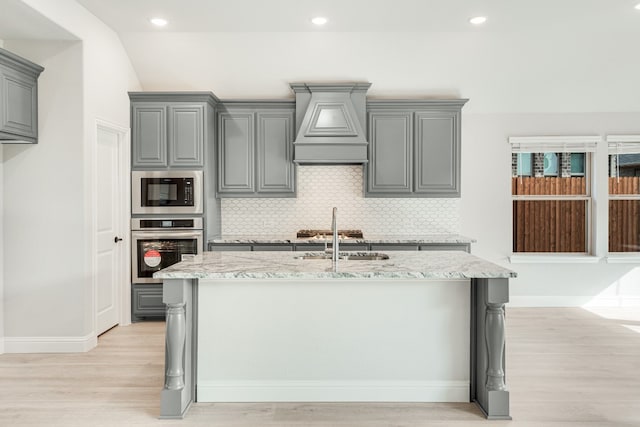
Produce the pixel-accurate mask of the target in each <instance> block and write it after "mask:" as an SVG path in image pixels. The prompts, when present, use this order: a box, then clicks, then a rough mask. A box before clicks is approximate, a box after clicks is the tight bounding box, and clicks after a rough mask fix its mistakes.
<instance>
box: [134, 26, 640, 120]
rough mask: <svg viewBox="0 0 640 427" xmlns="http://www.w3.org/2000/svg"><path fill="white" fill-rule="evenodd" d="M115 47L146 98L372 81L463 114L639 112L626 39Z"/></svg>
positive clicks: (145, 39)
mask: <svg viewBox="0 0 640 427" xmlns="http://www.w3.org/2000/svg"><path fill="white" fill-rule="evenodd" d="M380 25H381V26H384V23H380ZM122 40H123V43H124V45H125V47H126V49H127V51H128V52H129V53H130V56H131V57H132V61H133V63H134V66H135V67H136V70H138V73H139V76H140V79H141V80H142V81H144V82H145V89H146V90H167V89H171V90H212V91H213V92H214V93H215V94H216V95H217V96H218V97H220V98H283V97H289V98H293V93H292V91H291V89H290V88H289V85H288V83H289V82H301V81H313V82H320V81H369V82H371V83H372V86H371V89H369V91H368V94H369V95H370V96H373V97H391V98H393V97H411V98H412V97H420V96H427V97H462V98H470V101H469V103H467V105H465V107H464V111H465V112H467V113H472V112H473V113H489V112H491V113H498V112H521V113H528V112H588V111H596V112H598V111H603V112H605V111H612V112H618V111H640V98H639V97H637V96H635V94H636V93H637V91H638V85H639V83H638V82H637V76H638V75H639V74H640V55H629V54H628V53H629V52H633V51H635V49H636V48H637V46H636V43H635V40H636V37H633V36H632V35H630V34H624V33H613V32H612V33H605V32H596V31H594V32H581V33H579V34H578V33H576V34H573V33H571V32H567V31H564V32H558V31H555V32H548V31H546V28H545V29H543V30H541V31H540V32H527V31H522V32H511V33H501V32H490V27H489V28H486V31H484V30H479V31H469V32H464V33H456V32H450V33H444V32H442V33H434V32H429V31H428V29H426V31H425V32H419V33H410V32H395V33H394V32H379V33H359V32H343V33H330V32H324V31H313V32H305V33H284V32H283V33H276V32H272V33H243V32H236V33H204V34H203V33H171V32H165V31H161V32H156V31H154V32H146V33H125V34H123V35H122ZM621 58H624V61H623V62H622V61H621ZM184 64H189V65H190V66H184ZM158 69H161V70H162V72H157V70H158ZM605 81H606V84H603V82H605Z"/></svg>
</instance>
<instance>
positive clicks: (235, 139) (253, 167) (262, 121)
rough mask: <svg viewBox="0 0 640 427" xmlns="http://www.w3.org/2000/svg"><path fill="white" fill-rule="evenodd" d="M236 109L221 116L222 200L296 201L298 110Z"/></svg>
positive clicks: (254, 106)
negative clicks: (294, 145)
mask: <svg viewBox="0 0 640 427" xmlns="http://www.w3.org/2000/svg"><path fill="white" fill-rule="evenodd" d="M290 104H291V103H289V102H287V103H275V105H271V103H270V104H268V105H262V104H260V103H252V104H243V103H234V104H232V105H229V104H227V105H224V104H223V107H222V111H221V112H219V113H218V195H219V196H220V197H294V196H295V166H294V163H293V137H294V135H293V132H294V126H295V123H294V106H293V104H291V105H290Z"/></svg>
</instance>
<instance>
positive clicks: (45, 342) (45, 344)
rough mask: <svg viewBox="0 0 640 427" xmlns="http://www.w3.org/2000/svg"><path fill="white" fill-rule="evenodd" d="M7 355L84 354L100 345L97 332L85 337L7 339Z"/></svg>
mask: <svg viewBox="0 0 640 427" xmlns="http://www.w3.org/2000/svg"><path fill="white" fill-rule="evenodd" d="M4 340H5V350H6V352H7V353H84V352H87V351H89V350H91V349H92V348H94V347H95V346H97V345H98V338H97V337H96V334H95V332H92V333H90V334H88V335H85V336H84V337H5V339H4Z"/></svg>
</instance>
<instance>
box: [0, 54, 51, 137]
mask: <svg viewBox="0 0 640 427" xmlns="http://www.w3.org/2000/svg"><path fill="white" fill-rule="evenodd" d="M43 70H44V68H42V67H41V66H39V65H36V64H34V63H32V62H30V61H27V60H26V59H23V58H21V57H19V56H18V55H15V54H13V53H11V52H9V51H7V50H4V49H0V141H1V142H3V143H23V144H24V143H26V144H33V143H37V142H38V76H39V75H40V73H41V72H42V71H43Z"/></svg>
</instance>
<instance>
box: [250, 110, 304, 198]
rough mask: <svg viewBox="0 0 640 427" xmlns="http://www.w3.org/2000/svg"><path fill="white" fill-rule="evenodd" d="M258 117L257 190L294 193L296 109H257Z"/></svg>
mask: <svg viewBox="0 0 640 427" xmlns="http://www.w3.org/2000/svg"><path fill="white" fill-rule="evenodd" d="M256 121H257V124H258V126H257V140H256V142H257V145H258V158H257V165H256V166H257V178H258V182H257V191H258V193H262V194H265V195H268V194H277V193H280V194H282V193H293V191H294V189H295V185H294V182H293V180H294V171H295V169H294V165H293V143H292V141H293V129H294V121H293V111H275V112H258V113H256Z"/></svg>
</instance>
